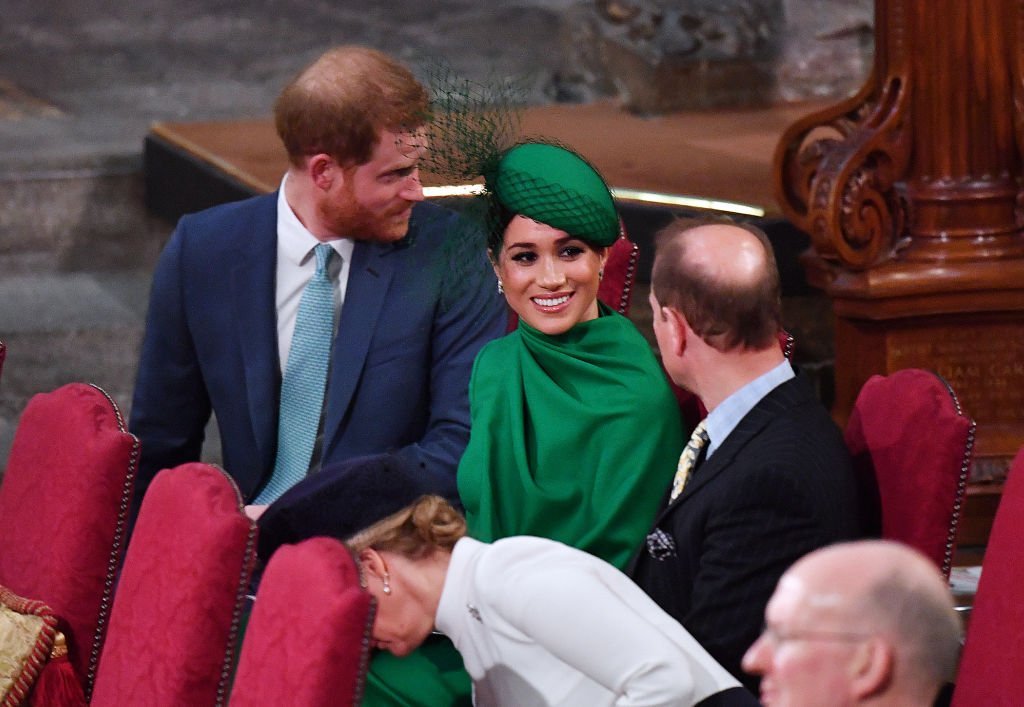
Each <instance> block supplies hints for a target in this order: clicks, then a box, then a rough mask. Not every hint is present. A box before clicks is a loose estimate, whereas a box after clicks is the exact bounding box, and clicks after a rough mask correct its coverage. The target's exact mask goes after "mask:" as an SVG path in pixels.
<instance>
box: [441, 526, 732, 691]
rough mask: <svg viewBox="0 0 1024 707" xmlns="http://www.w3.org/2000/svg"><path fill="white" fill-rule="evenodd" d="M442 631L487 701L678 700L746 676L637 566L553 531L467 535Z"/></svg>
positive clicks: (448, 590)
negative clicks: (626, 567) (726, 664)
mask: <svg viewBox="0 0 1024 707" xmlns="http://www.w3.org/2000/svg"><path fill="white" fill-rule="evenodd" d="M437 628H438V629H439V630H440V631H443V632H444V633H445V634H447V635H448V636H449V637H450V638H451V639H452V642H453V643H454V644H455V647H456V648H457V649H458V651H459V653H460V654H461V655H462V658H463V662H464V663H465V666H466V670H467V671H468V672H469V674H470V676H471V677H472V679H473V700H474V704H476V705H479V706H481V707H496V706H499V705H504V706H506V707H512V706H515V707H522V706H523V705H560V706H562V707H565V706H569V707H574V706H578V707H605V706H611V705H619V706H624V705H674V706H676V707H678V706H680V705H692V704H694V703H696V702H699V701H700V700H702V699H704V698H706V697H708V696H709V695H712V694H714V693H716V692H720V691H722V690H726V689H729V688H732V687H737V686H738V685H739V683H738V682H737V681H736V679H735V678H733V677H732V676H731V675H730V674H729V673H728V672H726V670H725V669H724V668H722V666H720V665H719V664H718V663H716V662H715V660H714V659H713V658H711V656H710V655H708V654H707V652H706V651H705V650H704V649H703V648H701V646H700V645H699V644H698V643H697V641H695V640H694V639H693V637H692V636H691V635H690V634H689V633H687V632H686V630H685V629H684V628H683V627H682V626H681V625H680V624H678V623H677V622H676V621H675V620H673V619H672V618H671V617H670V616H669V615H668V614H666V613H665V612H664V611H662V610H661V609H660V608H658V606H657V605H656V604H655V603H654V602H653V601H652V600H651V599H650V597H648V596H647V595H646V594H645V593H644V592H643V591H642V590H641V589H640V588H639V587H637V586H636V585H635V584H633V582H632V581H630V579H629V578H628V577H626V575H624V574H622V573H621V572H619V571H618V570H617V569H615V568H614V567H612V566H611V565H609V564H608V563H606V562H603V561H601V560H599V559H598V558H596V557H594V556H593V555H589V554H587V553H585V552H583V551H581V550H576V549H574V548H571V547H569V546H567V545H563V544H562V543H559V542H556V541H554V540H547V539H544V538H535V537H526V536H520V537H512V538H505V539H503V540H498V541H497V542H495V543H493V544H486V543H481V542H479V541H477V540H473V539H471V538H463V539H462V540H460V541H459V542H458V543H457V544H456V546H455V549H454V551H453V552H452V559H451V564H450V565H449V568H448V574H447V576H446V578H445V584H444V590H443V592H442V594H441V601H440V603H439V605H438V610H437Z"/></svg>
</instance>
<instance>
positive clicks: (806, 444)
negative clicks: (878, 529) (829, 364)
mask: <svg viewBox="0 0 1024 707" xmlns="http://www.w3.org/2000/svg"><path fill="white" fill-rule="evenodd" d="M857 498H858V497H857V491H856V486H855V483H854V476H853V470H852V468H851V465H850V458H849V455H848V454H847V452H846V447H845V446H844V444H843V439H842V436H841V435H840V433H839V430H838V429H837V428H836V426H835V424H834V423H833V422H832V419H831V418H830V417H829V415H828V413H827V412H826V410H825V409H824V407H823V406H822V405H821V403H820V402H818V400H817V399H816V398H815V397H814V394H813V391H812V389H811V387H810V386H809V385H808V383H807V382H806V381H805V380H804V379H803V378H801V377H797V378H794V379H792V380H789V381H787V382H785V383H783V384H782V385H780V386H778V387H777V388H775V390H773V391H772V392H770V393H769V394H768V395H767V396H765V397H764V398H763V399H762V400H761V401H760V402H759V403H758V404H757V405H756V406H754V408H753V409H752V410H751V411H750V412H749V413H748V414H747V415H746V416H745V417H744V418H743V419H742V420H741V421H740V423H739V424H738V425H737V426H736V428H735V429H734V430H733V431H732V433H731V434H730V435H729V436H728V437H727V438H726V439H725V441H724V442H723V443H722V444H721V446H720V447H718V448H717V449H716V450H715V452H714V454H712V455H711V457H710V458H708V459H707V460H705V461H704V462H702V463H700V464H698V466H697V467H696V469H695V471H694V475H693V477H692V478H691V480H690V482H689V483H688V484H687V485H686V488H685V489H684V490H683V492H682V493H681V494H680V495H679V497H678V498H676V500H675V501H674V502H672V503H671V504H669V505H668V506H667V507H665V506H664V505H663V506H662V509H663V510H662V511H661V512H660V513H659V514H658V516H657V518H656V519H655V529H654V531H652V534H651V535H648V541H647V545H646V546H645V547H644V548H642V549H641V551H640V554H639V556H638V557H637V558H636V560H635V562H634V563H633V566H632V568H631V570H630V574H631V576H632V577H633V579H634V580H636V582H637V583H638V584H639V585H640V586H641V587H643V589H644V590H645V591H646V592H647V593H648V594H649V595H650V596H651V597H652V598H653V599H654V600H655V601H656V602H657V603H658V605H659V606H661V607H662V608H663V609H664V610H665V611H667V612H668V613H669V614H671V615H672V616H674V617H675V618H676V619H677V620H678V621H680V622H681V623H682V624H683V626H685V627H686V628H687V629H688V630H689V631H690V633H691V634H693V637H694V638H696V639H697V640H698V641H699V642H700V643H701V645H703V646H704V647H705V648H706V649H707V651H708V652H709V653H710V654H711V655H712V656H714V657H715V658H716V659H717V660H718V661H719V662H720V663H721V664H722V665H723V666H724V667H725V668H726V669H727V670H729V671H730V672H732V673H733V674H734V675H735V676H736V677H737V678H738V679H739V680H740V681H741V682H743V683H744V684H745V685H747V686H748V687H749V688H751V689H752V690H754V691H755V692H756V691H757V686H758V683H759V681H758V680H757V679H756V678H752V677H751V676H748V675H745V674H744V673H743V671H742V669H741V668H740V661H741V659H742V657H743V653H744V652H745V651H746V650H747V648H748V647H750V645H751V644H752V643H753V642H754V640H755V639H756V638H757V636H758V634H759V633H760V631H761V627H762V625H763V623H764V608H765V605H766V604H767V603H768V599H769V597H770V596H771V594H772V592H773V591H774V590H775V585H776V583H777V582H778V580H779V577H780V576H781V575H782V573H783V572H784V571H785V570H786V568H787V567H789V565H790V564H792V563H793V562H794V561H795V560H796V559H798V558H799V557H801V556H802V555H804V554H805V553H807V552H809V551H810V550H813V549H815V548H818V547H821V546H823V545H827V544H829V543H832V542H835V541H838V540H844V539H851V538H854V537H857V536H859V535H860V534H861V533H860V520H859V510H858V502H857ZM666 501H667V494H666ZM659 531H660V533H659ZM659 535H660V539H661V542H658V537H656V536H659Z"/></svg>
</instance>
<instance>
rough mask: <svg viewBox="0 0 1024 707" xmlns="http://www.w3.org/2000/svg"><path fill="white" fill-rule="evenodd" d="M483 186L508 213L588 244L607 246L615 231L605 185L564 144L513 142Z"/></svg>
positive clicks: (612, 206) (615, 217)
mask: <svg viewBox="0 0 1024 707" xmlns="http://www.w3.org/2000/svg"><path fill="white" fill-rule="evenodd" d="M487 186H488V188H489V189H490V190H491V192H492V193H493V194H494V197H495V198H496V199H497V200H498V201H499V202H501V204H502V205H504V207H505V208H506V209H508V210H509V211H511V212H512V213H516V214H522V215H523V216H526V217H528V218H531V219H533V220H534V221H539V222H540V223H544V224H547V225H548V226H551V227H552V228H557V229H558V230H560V231H565V232H566V233H568V234H569V235H571V236H574V237H576V238H579V239H581V240H583V241H586V242H587V243H591V244H593V245H598V246H609V245H611V244H612V243H614V242H615V239H616V238H617V237H618V235H619V217H618V214H617V213H616V211H615V203H614V202H613V201H612V195H611V193H610V192H609V191H608V185H606V184H605V182H604V180H603V179H602V178H601V175H599V174H598V173H597V171H596V170H595V169H594V168H593V167H591V166H590V165H589V164H588V163H587V162H586V160H584V159H583V158H582V157H580V156H579V155H577V154H576V153H575V152H572V151H571V150H567V149H565V148H564V147H558V146H557V145H549V144H547V143H541V142H527V143H522V144H520V145H516V146H515V147H513V148H511V149H510V150H508V151H507V152H505V154H504V155H502V157H501V159H500V161H499V162H498V167H497V169H496V170H495V171H494V172H493V174H491V175H489V176H488V179H487Z"/></svg>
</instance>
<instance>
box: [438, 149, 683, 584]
mask: <svg viewBox="0 0 1024 707" xmlns="http://www.w3.org/2000/svg"><path fill="white" fill-rule="evenodd" d="M495 164H496V167H495V168H494V169H493V170H491V171H490V172H489V173H487V174H485V180H486V189H485V192H484V195H483V196H482V197H480V198H481V199H483V200H484V201H485V203H486V206H487V209H486V210H487V212H488V214H489V218H488V251H489V253H490V257H491V261H492V264H493V266H494V271H495V274H496V275H497V276H498V283H499V288H501V289H502V290H503V291H504V293H505V297H506V299H507V300H508V303H509V306H510V307H511V308H512V309H513V310H514V311H515V313H516V314H517V315H518V317H519V325H518V327H517V328H516V330H515V331H513V332H512V333H510V334H509V335H508V336H506V337H504V338H502V339H499V340H497V341H493V342H491V343H490V344H489V345H487V346H486V347H484V349H483V350H482V351H481V352H480V354H479V355H478V357H477V360H476V362H475V364H474V369H473V376H472V380H471V383H470V412H471V417H472V421H471V426H470V441H469V445H468V447H467V448H466V452H465V454H464V455H463V457H462V461H461V462H460V464H459V471H458V483H459V495H460V497H461V499H462V502H463V504H464V506H465V509H466V520H467V522H468V525H469V532H470V535H472V536H473V537H474V538H477V539H480V540H484V541H487V542H490V541H494V540H497V539H499V538H503V537H507V536H511V535H536V536H540V537H545V538H552V539H555V540H559V541H561V542H564V543H566V544H568V545H571V546H573V547H576V548H580V549H582V550H585V551H587V552H589V553H591V554H593V555H596V556H597V557H599V558H601V559H603V560H605V561H607V562H610V563H611V564H613V565H615V566H616V567H618V568H620V569H621V568H624V567H625V565H626V563H627V562H628V560H629V558H630V557H631V556H632V555H633V554H634V553H635V552H636V550H637V549H638V548H639V545H640V542H641V540H642V539H643V537H644V534H645V533H646V532H647V531H648V530H649V529H650V527H649V526H650V524H651V522H652V521H653V516H654V512H655V507H656V506H657V504H658V501H659V499H660V498H661V497H662V495H663V494H664V492H665V490H666V488H667V486H668V483H669V480H670V479H671V476H672V472H673V470H674V469H675V465H676V460H677V459H678V457H679V452H680V450H681V449H682V446H683V439H684V437H683V430H682V423H681V421H680V418H679V412H678V408H677V405H676V402H675V398H674V397H673V395H672V393H671V391H670V390H669V387H668V384H667V382H666V379H665V376H664V374H663V373H662V371H661V368H660V367H659V365H658V363H657V361H656V360H655V358H654V356H653V354H652V353H651V350H650V347H649V346H648V344H647V342H646V341H645V340H644V338H643V337H642V336H641V335H640V333H639V332H638V331H637V330H636V328H635V327H634V326H633V324H632V322H630V321H629V320H628V319H626V318H625V317H623V316H621V315H619V314H617V313H616V312H614V311H612V310H611V309H610V308H609V307H607V306H605V305H604V304H602V303H601V302H600V301H599V300H598V299H597V291H598V286H599V284H600V281H601V274H602V267H603V265H604V260H605V254H606V252H607V249H608V247H609V246H610V245H611V244H612V243H614V242H615V240H616V238H618V235H619V217H618V214H617V213H616V211H615V206H614V202H613V201H612V197H611V194H610V192H609V190H608V187H607V185H606V184H605V182H604V180H603V179H602V178H601V176H600V175H599V174H598V173H597V171H596V170H594V168H593V167H592V166H591V165H590V164H588V163H587V162H586V160H584V159H583V158H582V157H580V156H579V155H577V154H576V153H574V152H573V151H571V150H569V149H567V148H565V147H561V146H557V145H553V144H547V143H542V142H524V143H520V144H518V145H516V146H514V147H512V148H511V149H509V150H507V151H505V152H504V153H502V154H501V155H500V157H499V158H498V159H497V160H496V161H495Z"/></svg>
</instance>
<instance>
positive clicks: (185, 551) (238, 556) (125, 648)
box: [92, 462, 256, 707]
mask: <svg viewBox="0 0 1024 707" xmlns="http://www.w3.org/2000/svg"><path fill="white" fill-rule="evenodd" d="M255 549H256V524H255V523H254V522H253V521H252V520H250V519H249V518H248V517H246V515H245V513H244V512H243V507H242V497H241V494H240V493H239V491H238V487H237V486H236V485H235V483H234V481H232V480H231V478H230V477H229V476H228V475H227V474H226V473H225V472H224V471H223V470H222V469H219V468H217V467H214V466H210V465H209V464H202V463H198V462H193V463H189V464H183V465H181V466H179V467H176V468H174V469H164V470H163V471H161V472H160V473H159V474H157V475H156V478H154V479H153V483H152V485H151V486H150V487H149V489H148V491H147V492H146V496H145V498H143V500H142V507H141V508H140V510H139V516H138V519H137V520H136V523H135V529H134V531H133V534H132V539H131V544H130V545H129V547H128V554H127V557H126V558H125V562H124V569H123V571H122V572H121V579H120V582H119V584H118V587H117V595H116V597H115V599H114V606H113V610H112V612H111V616H110V629H109V631H108V633H107V644H106V646H105V647H104V649H103V656H102V657H101V658H100V666H99V672H98V674H97V676H96V688H95V690H94V692H93V699H92V705H93V706H94V707H104V706H110V707H120V706H121V705H146V706H147V707H172V706H173V707H177V706H179V705H189V706H190V707H204V706H205V705H222V704H224V702H225V701H226V699H227V687H228V681H229V677H230V672H231V666H232V664H233V656H234V646H235V641H236V640H237V634H238V626H239V621H240V617H241V612H242V605H243V602H244V599H245V593H246V589H247V587H248V583H249V577H250V574H251V572H252V566H253V562H254V559H255Z"/></svg>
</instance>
